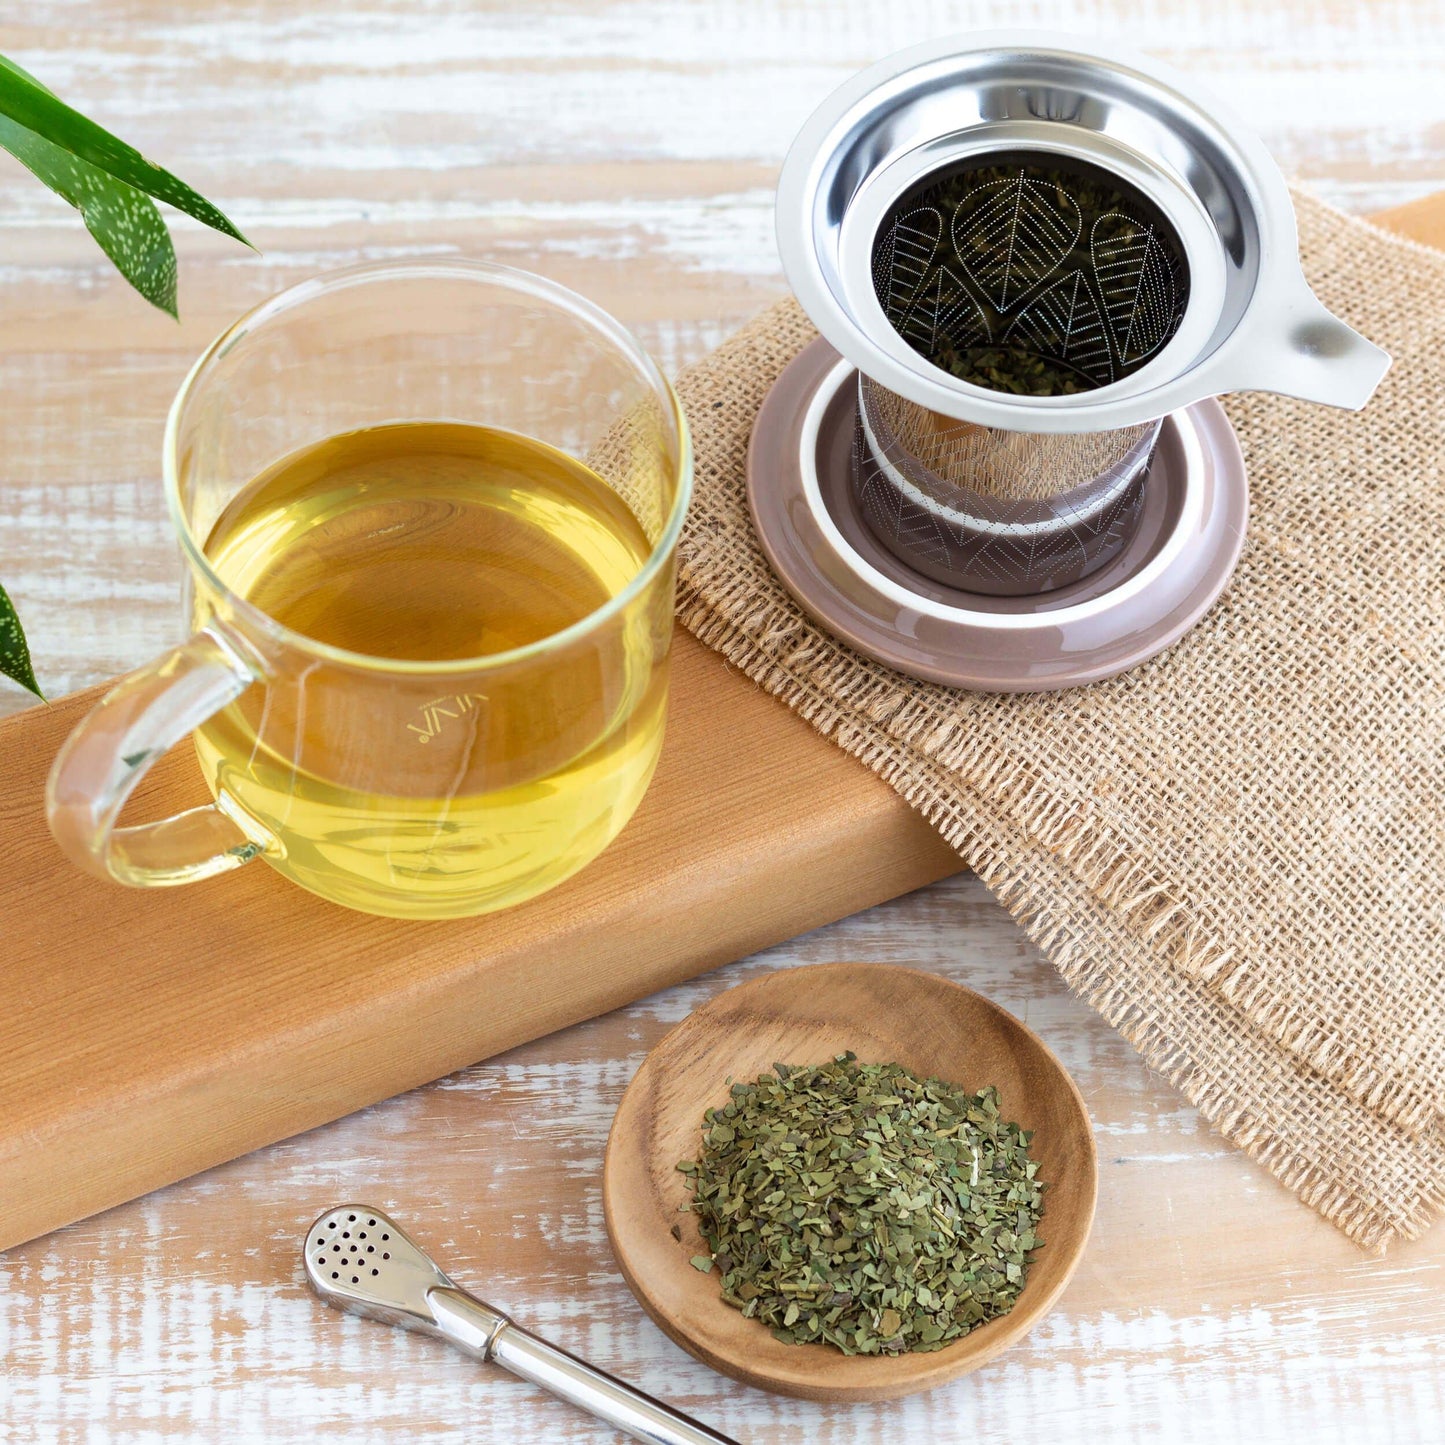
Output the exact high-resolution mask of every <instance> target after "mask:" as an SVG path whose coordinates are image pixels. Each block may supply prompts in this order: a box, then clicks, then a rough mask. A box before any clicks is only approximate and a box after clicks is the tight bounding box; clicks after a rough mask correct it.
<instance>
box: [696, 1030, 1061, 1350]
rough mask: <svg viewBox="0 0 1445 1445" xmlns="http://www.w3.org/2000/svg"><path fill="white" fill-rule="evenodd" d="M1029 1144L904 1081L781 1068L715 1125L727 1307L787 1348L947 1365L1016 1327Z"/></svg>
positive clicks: (721, 1112)
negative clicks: (963, 1341) (944, 1357)
mask: <svg viewBox="0 0 1445 1445" xmlns="http://www.w3.org/2000/svg"><path fill="white" fill-rule="evenodd" d="M1028 1143H1029V1135H1028V1134H1026V1133H1025V1132H1024V1131H1023V1130H1021V1129H1020V1128H1019V1127H1018V1125H1017V1124H1014V1123H1010V1122H1008V1121H1007V1120H1005V1119H1003V1118H1002V1117H1001V1115H1000V1113H999V1103H998V1093H997V1090H995V1089H993V1088H991V1087H990V1088H986V1089H984V1090H983V1091H982V1092H981V1093H978V1094H970V1093H967V1092H965V1091H963V1090H961V1089H958V1088H956V1087H955V1086H954V1085H952V1084H949V1083H945V1082H944V1081H943V1080H941V1079H932V1078H930V1079H922V1078H919V1077H918V1076H917V1075H915V1074H913V1073H910V1072H909V1071H908V1070H907V1069H905V1068H903V1067H902V1065H900V1064H859V1063H858V1062H857V1060H856V1057H855V1056H854V1055H853V1054H851V1053H846V1054H839V1055H838V1056H837V1057H836V1058H835V1059H833V1060H832V1061H831V1062H829V1063H826V1064H818V1065H809V1066H798V1067H795V1066H792V1065H788V1064H775V1065H774V1066H773V1073H772V1074H764V1075H761V1076H760V1077H759V1078H758V1079H756V1080H755V1081H754V1082H753V1083H750V1084H733V1085H732V1088H731V1098H730V1099H729V1101H728V1102H727V1103H726V1104H725V1105H723V1106H722V1107H721V1108H718V1109H709V1110H708V1111H707V1113H706V1115H705V1116H704V1119H703V1145H702V1150H701V1153H700V1155H699V1157H698V1158H697V1159H696V1160H685V1161H683V1162H682V1163H680V1164H679V1165H678V1166H677V1167H678V1169H679V1170H681V1171H682V1172H683V1173H684V1174H685V1175H687V1176H688V1179H689V1181H690V1183H691V1186H692V1191H693V1199H692V1202H691V1204H689V1205H688V1206H687V1207H688V1208H689V1209H691V1210H692V1211H694V1212H695V1213H696V1214H697V1216H698V1222H699V1225H700V1226H701V1229H702V1234H703V1237H704V1238H705V1239H706V1240H707V1243H708V1247H709V1249H710V1250H711V1251H712V1253H711V1256H706V1255H697V1256H694V1257H693V1260H692V1263H693V1265H694V1266H695V1267H696V1268H698V1269H703V1268H704V1267H705V1266H707V1265H716V1266H717V1269H718V1271H719V1273H720V1274H721V1276H722V1297H723V1299H724V1300H725V1301H726V1302H727V1303H728V1304H730V1305H732V1306H733V1307H734V1308H735V1309H738V1310H741V1311H742V1313H743V1314H744V1315H745V1316H746V1317H748V1318H750V1319H757V1320H760V1321H761V1322H762V1323H764V1324H765V1325H767V1326H768V1327H769V1328H770V1329H771V1330H772V1332H773V1334H774V1335H775V1336H776V1337H777V1338H778V1339H780V1340H785V1341H789V1342H792V1343H805V1342H811V1341H826V1342H827V1343H829V1344H832V1345H835V1346H836V1347H837V1348H838V1349H840V1350H842V1351H843V1353H844V1354H848V1355H854V1354H870V1355H876V1354H901V1353H902V1352H904V1351H905V1350H937V1349H941V1348H942V1347H943V1346H944V1345H946V1344H948V1343H949V1342H950V1341H952V1340H956V1339H958V1338H959V1337H960V1336H962V1335H965V1334H967V1333H968V1332H969V1330H971V1329H973V1328H974V1327H975V1326H977V1325H980V1324H982V1323H983V1322H984V1321H985V1320H990V1319H993V1318H995V1317H996V1316H998V1315H1001V1314H1004V1313H1006V1312H1007V1311H1008V1310H1009V1309H1010V1308H1011V1307H1012V1306H1013V1303H1014V1301H1015V1300H1016V1299H1017V1298H1018V1296H1019V1293H1020V1292H1021V1291H1022V1289H1023V1287H1024V1284H1025V1282H1026V1279H1027V1275H1028V1264H1029V1260H1030V1258H1031V1256H1032V1252H1033V1251H1034V1250H1035V1249H1037V1248H1038V1247H1039V1244H1040V1242H1041V1241H1040V1240H1039V1238H1038V1222H1039V1217H1040V1213H1041V1210H1042V1195H1043V1189H1044V1185H1043V1184H1042V1183H1041V1182H1040V1181H1039V1179H1038V1177H1037V1171H1038V1165H1037V1164H1036V1163H1035V1162H1034V1161H1033V1160H1032V1159H1030V1158H1029V1153H1028Z"/></svg>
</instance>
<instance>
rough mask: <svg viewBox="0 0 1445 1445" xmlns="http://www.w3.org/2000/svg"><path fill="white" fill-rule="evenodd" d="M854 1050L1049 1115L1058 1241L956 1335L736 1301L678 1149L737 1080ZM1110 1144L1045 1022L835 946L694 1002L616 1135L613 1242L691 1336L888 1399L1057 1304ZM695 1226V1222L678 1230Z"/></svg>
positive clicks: (954, 1372)
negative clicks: (834, 1323) (800, 1332)
mask: <svg viewBox="0 0 1445 1445" xmlns="http://www.w3.org/2000/svg"><path fill="white" fill-rule="evenodd" d="M846 1049H851V1050H852V1051H853V1052H854V1053H856V1054H857V1055H858V1057H859V1058H860V1059H862V1060H863V1061H864V1062H874V1063H883V1062H888V1061H896V1062H898V1063H901V1064H904V1065H906V1066H907V1067H908V1068H910V1069H912V1070H914V1071H915V1072H916V1073H919V1074H932V1075H936V1076H937V1077H939V1078H943V1079H947V1080H949V1081H950V1082H952V1083H956V1084H959V1085H961V1086H962V1087H964V1088H966V1089H970V1090H977V1089H981V1088H983V1087H984V1086H985V1085H986V1084H995V1085H997V1087H998V1091H999V1100H1000V1103H1001V1105H1002V1107H1003V1112H1004V1114H1005V1116H1006V1117H1008V1118H1010V1119H1015V1120H1017V1121H1018V1122H1019V1123H1020V1124H1021V1125H1022V1126H1023V1127H1024V1128H1025V1129H1029V1130H1032V1131H1034V1138H1033V1143H1032V1145H1031V1146H1030V1147H1031V1150H1032V1153H1033V1156H1034V1158H1036V1159H1037V1160H1038V1161H1039V1177H1040V1178H1041V1179H1043V1180H1044V1181H1045V1183H1046V1184H1047V1185H1048V1191H1047V1193H1046V1194H1045V1196H1044V1213H1043V1220H1042V1224H1041V1233H1042V1237H1043V1240H1044V1245H1043V1247H1042V1248H1041V1249H1040V1250H1039V1252H1038V1254H1037V1255H1036V1256H1035V1259H1034V1262H1033V1264H1032V1266H1031V1267H1030V1269H1029V1275H1028V1283H1027V1284H1026V1285H1025V1287H1024V1290H1023V1293H1022V1294H1021V1295H1020V1296H1019V1298H1018V1301H1017V1303H1016V1304H1015V1305H1014V1307H1013V1309H1012V1310H1011V1311H1010V1312H1009V1313H1008V1314H1006V1315H1004V1316H1002V1317H1001V1318H999V1319H996V1320H991V1321H989V1323H988V1324H986V1325H981V1326H980V1327H979V1328H978V1329H976V1330H973V1331H972V1332H971V1333H969V1334H967V1335H965V1336H964V1337H963V1338H962V1339H961V1340H956V1341H955V1342H954V1343H953V1344H951V1345H948V1346H946V1347H945V1348H943V1349H941V1350H937V1351H934V1352H932V1353H926V1354H909V1355H900V1356H892V1357H885V1356H858V1355H854V1356H847V1355H843V1354H842V1353H840V1352H839V1351H838V1350H836V1349H834V1348H833V1347H832V1346H831V1345H822V1344H816V1345H795V1344H784V1343H782V1342H780V1341H778V1340H775V1339H774V1338H773V1336H772V1334H771V1333H770V1332H769V1331H768V1330H767V1328H766V1327H765V1326H763V1325H761V1324H759V1323H758V1322H757V1321H755V1320H747V1319H744V1318H743V1317H742V1315H741V1314H739V1313H738V1312H737V1311H736V1310H735V1309H733V1308H731V1307H730V1306H729V1305H726V1304H724V1303H723V1300H722V1298H721V1296H720V1295H719V1293H718V1278H717V1275H716V1274H702V1273H701V1272H699V1271H698V1270H696V1269H694V1268H693V1267H692V1265H691V1263H690V1259H691V1257H692V1256H693V1255H695V1254H706V1253H707V1252H708V1249H707V1245H706V1243H705V1242H704V1240H703V1238H702V1235H701V1233H700V1232H699V1230H698V1227H697V1221H696V1218H695V1216H694V1215H693V1214H691V1213H690V1212H687V1213H684V1212H681V1211H682V1206H684V1205H685V1204H687V1203H688V1202H689V1200H690V1198H691V1194H690V1191H689V1189H688V1185H687V1180H686V1179H685V1178H684V1176H683V1175H681V1174H679V1173H678V1172H677V1168H676V1165H677V1162H678V1161H679V1160H680V1159H689V1158H693V1157H695V1155H696V1154H697V1148H698V1143H699V1139H700V1130H701V1125H702V1116H703V1111H704V1110H705V1109H707V1108H710V1107H714V1106H717V1105H721V1104H724V1103H726V1102H727V1099H728V1097H729V1094H728V1084H727V1082H726V1081H727V1079H728V1078H729V1076H731V1077H732V1078H733V1079H734V1080H744V1079H752V1078H755V1077H756V1076H757V1075H758V1074H760V1073H766V1072H767V1071H768V1070H769V1069H771V1067H772V1065H773V1063H774V1061H775V1060H778V1061H782V1062H784V1063H794V1064H812V1063H821V1062H823V1061H824V1060H826V1059H829V1058H831V1057H832V1056H833V1055H835V1054H839V1053H842V1052H843V1051H844V1050H846ZM1097 1186H1098V1161H1097V1159H1096V1157H1095V1152H1094V1135H1093V1130H1092V1128H1091V1127H1090V1124H1089V1115H1088V1112H1087V1110H1086V1109H1085V1108H1084V1101H1083V1099H1082V1098H1081V1097H1080V1095H1079V1091H1078V1089H1077V1087H1076V1086H1075V1085H1074V1081H1073V1080H1072V1079H1071V1078H1070V1077H1069V1076H1068V1074H1066V1073H1065V1072H1064V1068H1063V1066H1062V1065H1061V1064H1060V1063H1059V1061H1058V1060H1057V1059H1056V1058H1055V1057H1054V1056H1053V1054H1052V1053H1050V1052H1049V1050H1048V1049H1047V1048H1046V1047H1045V1045H1044V1043H1043V1041H1042V1040H1041V1039H1040V1038H1039V1037H1038V1035H1037V1034H1035V1033H1034V1032H1033V1031H1032V1030H1031V1029H1029V1028H1027V1027H1026V1026H1025V1025H1024V1024H1021V1023H1020V1022H1019V1021H1018V1020H1017V1019H1016V1018H1014V1017H1013V1016H1012V1015H1011V1014H1008V1013H1005V1012H1004V1011H1003V1009H1001V1008H999V1007H998V1005H997V1004H994V1003H990V1002H989V1000H988V999H986V998H984V997H982V995H980V994H976V993H974V992H973V991H972V990H971V989H966V988H963V987H961V986H960V985H958V984H955V983H950V982H948V981H947V980H946V979H941V978H938V977H936V976H935V975H933V974H929V973H922V972H920V971H918V970H916V969H911V968H896V967H890V966H887V965H882V964H862V963H828V964H819V965H816V966H814V967H810V968H794V969H786V970H782V971H779V972H778V973H772V974H768V975H767V976H766V977H764V978H760V979H756V980H754V981H753V982H752V983H747V984H743V985H742V986H741V987H739V988H735V989H732V990H730V991H729V992H727V993H724V994H721V995H719V996H718V997H717V998H715V999H713V1000H712V1002H711V1003H708V1004H706V1005H704V1006H703V1007H702V1008H700V1009H698V1010H697V1012H696V1013H693V1014H691V1015H690V1016H689V1017H688V1018H686V1019H684V1020H683V1021H682V1023H680V1024H679V1025H678V1026H677V1027H676V1028H675V1029H673V1030H672V1032H671V1033H669V1034H668V1035H667V1036H666V1038H664V1039H663V1040H662V1042H661V1043H659V1044H658V1045H657V1047H656V1048H654V1049H653V1051H652V1052H651V1053H650V1054H649V1055H648V1056H647V1058H646V1059H645V1060H644V1061H643V1064H642V1067H641V1068H640V1069H639V1070H638V1071H637V1075H636V1077H635V1078H634V1079H633V1080H632V1083H631V1084H630V1085H629V1086H628V1089H627V1093H626V1094H625V1095H623V1099H622V1103H621V1105H620V1107H619V1108H618V1110H617V1117H616V1118H615V1119H614V1120H613V1123H612V1132H611V1135H610V1136H609V1138H608V1140H607V1158H606V1161H605V1163H604V1166H603V1176H602V1197H603V1204H604V1208H605V1211H606V1217H607V1232H608V1235H609V1237H610V1238H611V1240H612V1249H613V1252H614V1253H615V1255H616V1257H617V1263H618V1265H619V1267H620V1268H621V1270H622V1273H623V1276H624V1277H625V1278H626V1280H627V1283H628V1285H629V1286H630V1287H631V1289H632V1292H633V1293H634V1294H635V1295H636V1296H637V1298H638V1300H639V1301H640V1302H641V1304H642V1307H643V1308H644V1309H645V1310H646V1311H647V1313H648V1314H649V1315H651V1316H652V1318H653V1319H654V1320H655V1321H656V1322H657V1323H658V1324H659V1325H660V1326H661V1327H662V1329H663V1330H664V1331H665V1332H666V1333H667V1334H668V1335H669V1336H671V1338H672V1339H674V1340H676V1341H677V1343H678V1344H680V1345H681V1346H682V1347H683V1349H685V1350H687V1351H688V1352H689V1353H690V1354H692V1355H695V1356H696V1357H697V1358H698V1359H700V1360H701V1361H703V1363H704V1364H707V1365H711V1366H712V1368H713V1369H715V1370H720V1371H721V1372H722V1373H723V1374H725V1375H731V1376H732V1377H733V1378H734V1379H737V1380H742V1381H743V1382H744V1383H746V1384H749V1385H756V1386H758V1387H759V1388H761V1389H764V1390H775V1391H778V1392H779V1393H781V1394H785V1395H798V1396H801V1397H802V1398H803V1399H807V1400H886V1399H891V1398H893V1397H895V1396H898V1395H907V1394H912V1393H913V1392H915V1391H918V1390H927V1389H931V1388H932V1387H933V1386H935V1385H938V1384H941V1383H942V1382H943V1381H944V1380H951V1379H953V1378H955V1377H956V1376H958V1375H963V1374H966V1373H967V1372H968V1371H969V1370H973V1369H977V1367H978V1366H979V1365H981V1364H983V1363H984V1362H985V1361H986V1360H991V1359H993V1357H994V1356H995V1355H997V1354H999V1353H1000V1352H1001V1351H1002V1350H1005V1349H1007V1348H1008V1346H1009V1345H1011V1344H1013V1343H1014V1341H1015V1340H1018V1339H1021V1338H1022V1337H1023V1336H1024V1335H1025V1334H1027V1333H1028V1331H1029V1330H1030V1329H1031V1328H1032V1327H1033V1326H1034V1325H1035V1324H1037V1323H1038V1321H1039V1320H1040V1319H1042V1318H1043V1316H1044V1314H1045V1313H1047V1311H1048V1310H1049V1308H1050V1306H1052V1305H1053V1303H1054V1301H1055V1300H1056V1299H1058V1297H1059V1295H1060V1294H1061V1293H1062V1291H1063V1289H1064V1286H1065V1285H1066V1284H1068V1282H1069V1277H1070V1276H1071V1275H1072V1274H1073V1272H1074V1268H1075V1266H1076V1265H1077V1264H1078V1262H1079V1258H1080V1256H1081V1255H1082V1254H1083V1251H1084V1244H1085V1242H1086V1241H1087V1239H1088V1237H1089V1227H1090V1225H1091V1224H1092V1223H1093V1219H1094V1199H1095V1194H1096V1192H1097ZM674 1226H676V1227H678V1228H679V1230H680V1233H681V1239H676V1238H674V1237H673V1234H672V1230H673V1228H674Z"/></svg>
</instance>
